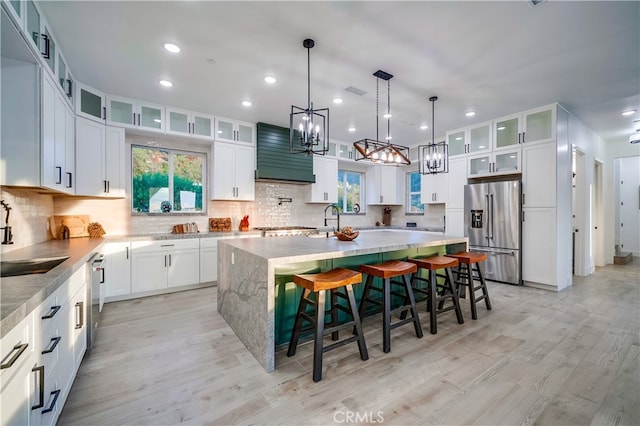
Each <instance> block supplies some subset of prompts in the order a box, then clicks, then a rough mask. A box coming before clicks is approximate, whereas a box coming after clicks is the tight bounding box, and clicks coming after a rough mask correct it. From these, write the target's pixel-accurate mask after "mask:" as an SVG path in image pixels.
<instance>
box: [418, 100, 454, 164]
mask: <svg viewBox="0 0 640 426" xmlns="http://www.w3.org/2000/svg"><path fill="white" fill-rule="evenodd" d="M437 100H438V97H437V96H432V97H430V98H429V101H430V102H431V142H430V143H428V144H427V145H420V146H418V161H419V165H418V170H419V172H420V174H422V175H430V174H431V175H435V174H438V173H448V172H449V150H448V148H449V147H448V145H447V144H446V142H445V141H442V142H438V143H436V142H435V140H436V131H435V110H436V101H437Z"/></svg>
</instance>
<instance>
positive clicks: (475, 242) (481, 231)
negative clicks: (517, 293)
mask: <svg viewBox="0 0 640 426" xmlns="http://www.w3.org/2000/svg"><path fill="white" fill-rule="evenodd" d="M521 199H522V197H521V183H520V181H515V180H512V181H502V182H486V183H474V184H469V185H465V187H464V221H465V236H466V237H468V238H469V248H470V250H471V251H475V252H483V253H486V254H487V261H486V262H485V263H484V268H483V272H484V276H485V279H489V280H492V281H500V282H504V283H508V284H515V285H522V266H521V265H522V262H521V259H522V253H521V251H520V248H521V247H522V239H521V235H522V225H521V224H522V222H521V219H520V218H521V212H522V204H521V203H520V200H521ZM541 232H544V230H541Z"/></svg>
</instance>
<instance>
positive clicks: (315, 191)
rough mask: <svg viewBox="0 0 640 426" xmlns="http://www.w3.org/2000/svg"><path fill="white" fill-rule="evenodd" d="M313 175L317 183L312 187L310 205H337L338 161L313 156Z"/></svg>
mask: <svg viewBox="0 0 640 426" xmlns="http://www.w3.org/2000/svg"><path fill="white" fill-rule="evenodd" d="M313 173H314V174H315V176H316V182H315V183H312V184H311V185H310V187H311V188H310V191H311V194H310V197H309V202H310V203H335V202H337V201H338V160H337V159H335V158H329V157H322V156H318V155H314V156H313Z"/></svg>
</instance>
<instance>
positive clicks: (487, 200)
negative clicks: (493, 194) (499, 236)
mask: <svg viewBox="0 0 640 426" xmlns="http://www.w3.org/2000/svg"><path fill="white" fill-rule="evenodd" d="M484 206H485V210H486V212H487V217H486V218H485V223H486V226H483V228H484V229H485V234H484V238H486V239H487V240H489V221H490V220H491V211H490V210H489V194H484Z"/></svg>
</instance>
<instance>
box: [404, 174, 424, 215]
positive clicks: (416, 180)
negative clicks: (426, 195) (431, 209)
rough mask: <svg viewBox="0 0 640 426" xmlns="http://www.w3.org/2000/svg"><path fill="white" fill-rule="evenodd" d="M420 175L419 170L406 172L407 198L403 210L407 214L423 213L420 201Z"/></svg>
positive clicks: (422, 205)
mask: <svg viewBox="0 0 640 426" xmlns="http://www.w3.org/2000/svg"><path fill="white" fill-rule="evenodd" d="M421 180H422V176H421V175H420V173H419V172H409V173H407V185H406V188H407V198H406V200H405V212H406V213H407V214H424V204H422V202H421V201H420V188H421V186H420V184H421Z"/></svg>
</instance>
